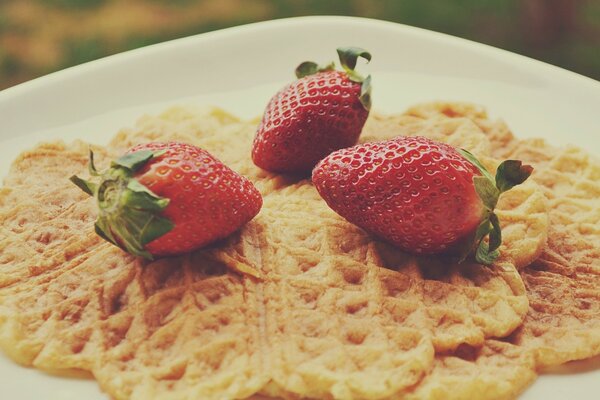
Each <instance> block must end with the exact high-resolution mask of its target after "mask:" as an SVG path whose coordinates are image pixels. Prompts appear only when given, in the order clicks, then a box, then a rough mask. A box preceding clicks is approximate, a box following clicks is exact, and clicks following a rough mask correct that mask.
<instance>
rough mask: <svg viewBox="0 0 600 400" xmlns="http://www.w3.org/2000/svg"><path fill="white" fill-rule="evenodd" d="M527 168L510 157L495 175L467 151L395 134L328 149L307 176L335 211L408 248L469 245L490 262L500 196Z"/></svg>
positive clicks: (496, 235) (498, 238)
mask: <svg viewBox="0 0 600 400" xmlns="http://www.w3.org/2000/svg"><path fill="white" fill-rule="evenodd" d="M531 171H532V168H531V167H530V166H527V165H522V164H521V162H520V161H515V160H508V161H505V162H503V163H502V164H500V166H499V167H498V170H497V173H496V177H495V178H494V177H492V176H491V175H490V174H489V172H487V170H485V168H484V167H483V166H482V165H481V164H480V163H479V162H478V161H477V160H476V159H475V157H474V156H473V155H472V154H470V153H468V152H467V151H465V150H457V149H455V148H453V147H452V146H450V145H448V144H444V143H438V142H435V141H432V140H430V139H427V138H423V137H397V138H395V139H392V140H389V141H385V142H378V143H366V144H361V145H357V146H354V147H351V148H347V149H342V150H338V151H335V152H333V153H331V154H330V155H329V156H327V157H326V158H325V159H323V160H322V161H321V162H320V163H319V164H317V166H316V167H315V169H314V170H313V174H312V180H313V183H314V185H315V187H316V188H317V190H318V191H319V194H320V195H321V196H322V197H323V198H324V199H325V201H326V202H327V204H328V205H329V206H330V207H331V208H332V209H333V210H334V211H335V212H337V213H338V214H340V215H341V216H342V217H344V218H346V219H347V220H348V221H350V222H352V223H354V224H356V225H358V226H359V227H361V228H363V229H365V230H366V231H368V232H371V233H372V234H374V235H376V236H379V237H381V238H383V239H385V240H387V241H389V242H391V243H392V244H394V245H396V246H398V247H400V248H401V249H403V250H405V251H407V252H410V253H415V254H433V253H441V252H452V251H458V250H463V251H461V252H462V253H463V254H462V255H463V257H464V256H466V255H467V254H468V253H469V252H471V251H475V256H476V259H477V261H479V262H481V263H484V264H490V263H491V262H492V261H493V260H494V259H495V257H497V255H498V251H497V249H498V247H499V246H500V243H501V234H500V226H499V222H498V217H497V216H496V215H495V214H494V212H493V210H494V207H495V206H496V203H497V201H498V197H499V196H500V194H501V193H502V192H505V191H507V190H509V189H510V188H512V187H513V186H515V185H518V184H520V183H522V182H523V181H525V179H527V177H528V176H529V175H530V174H531ZM488 234H489V242H486V241H484V240H483V239H484V238H485V237H486V236H487V235H488ZM465 249H466V250H467V251H466V252H464V250H465Z"/></svg>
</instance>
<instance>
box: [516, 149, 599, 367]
mask: <svg viewBox="0 0 600 400" xmlns="http://www.w3.org/2000/svg"><path fill="white" fill-rule="evenodd" d="M510 155H511V156H512V157H518V158H521V159H524V160H527V161H528V162H531V163H532V164H533V165H534V166H535V168H536V170H535V172H534V175H533V179H535V180H536V181H537V182H539V183H540V184H541V185H542V186H543V187H544V189H545V193H546V196H547V197H548V200H549V206H550V231H549V240H548V244H547V246H546V247H545V248H544V251H543V253H542V255H541V256H540V257H539V259H537V260H536V261H535V262H534V263H533V264H532V265H531V266H529V267H528V268H526V269H525V270H523V271H522V272H521V275H522V277H523V280H524V281H525V284H526V285H527V292H528V297H529V299H530V302H531V308H530V310H529V313H528V315H527V319H526V322H525V324H524V326H523V328H522V329H520V330H519V332H518V333H517V334H515V337H514V342H515V343H517V344H519V345H521V346H523V347H526V348H532V349H534V350H535V352H536V355H537V358H538V363H539V364H540V365H541V366H547V365H556V364H560V363H563V362H566V361H569V360H574V359H581V358H586V357H591V356H594V355H596V354H600V201H599V196H600V160H598V159H597V158H594V157H593V156H591V155H589V154H587V153H586V152H584V151H583V150H581V149H578V148H575V147H566V148H556V147H553V146H550V145H548V144H547V143H545V142H544V141H542V140H523V141H518V143H516V144H515V146H514V147H513V149H512V151H511V153H510Z"/></svg>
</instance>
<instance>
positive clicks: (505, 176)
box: [458, 149, 533, 265]
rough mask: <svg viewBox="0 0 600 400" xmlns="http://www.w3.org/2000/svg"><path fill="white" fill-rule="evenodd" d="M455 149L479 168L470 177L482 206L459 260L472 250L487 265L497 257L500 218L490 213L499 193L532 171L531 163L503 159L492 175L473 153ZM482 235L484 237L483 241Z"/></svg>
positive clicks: (479, 260)
mask: <svg viewBox="0 0 600 400" xmlns="http://www.w3.org/2000/svg"><path fill="white" fill-rule="evenodd" d="M458 152H459V153H460V154H461V155H462V156H463V157H465V158H466V159H467V160H468V161H469V162H471V163H472V164H473V165H474V166H475V167H477V169H478V170H479V171H480V172H481V175H480V176H474V177H473V184H474V186H475V191H476V192H477V194H478V195H479V198H480V199H481V202H482V203H483V206H484V212H483V216H482V219H481V223H480V224H479V226H478V227H477V229H476V230H475V232H474V234H473V237H472V240H471V241H470V242H469V243H468V245H467V246H466V247H465V249H464V251H463V254H462V257H461V260H460V261H464V260H465V259H466V258H467V257H468V256H469V255H470V254H474V255H475V260H476V261H477V262H479V263H481V264H484V265H491V264H492V263H493V262H494V260H496V258H498V256H499V254H500V253H499V250H498V249H499V248H500V245H501V244H502V231H501V229H500V221H499V220H498V216H497V215H496V214H495V213H494V209H495V208H496V205H497V204H498V199H499V198H500V195H501V194H502V193H504V192H506V191H508V190H510V189H512V188H513V187H515V186H516V185H520V184H521V183H523V182H525V181H526V180H527V178H529V176H530V175H531V173H532V172H533V167H531V166H530V165H523V163H522V162H521V161H519V160H506V161H503V162H502V163H501V164H500V165H499V166H498V168H497V170H496V176H495V177H493V176H492V175H491V174H490V173H489V171H488V170H487V169H486V168H485V167H484V166H483V165H482V164H481V163H480V162H479V160H478V159H477V158H476V157H475V156H474V155H473V154H471V153H470V152H468V151H467V150H464V149H458ZM486 237H487V238H488V241H485V239H486Z"/></svg>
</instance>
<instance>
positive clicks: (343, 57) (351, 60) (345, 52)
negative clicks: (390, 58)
mask: <svg viewBox="0 0 600 400" xmlns="http://www.w3.org/2000/svg"><path fill="white" fill-rule="evenodd" d="M337 53H338V56H339V57H340V64H342V68H344V70H346V72H348V71H353V70H354V68H356V61H357V60H358V58H359V57H362V58H364V59H365V60H367V62H369V61H371V53H369V52H368V51H366V50H365V49H362V48H360V47H338V48H337Z"/></svg>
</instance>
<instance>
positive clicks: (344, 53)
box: [295, 47, 371, 111]
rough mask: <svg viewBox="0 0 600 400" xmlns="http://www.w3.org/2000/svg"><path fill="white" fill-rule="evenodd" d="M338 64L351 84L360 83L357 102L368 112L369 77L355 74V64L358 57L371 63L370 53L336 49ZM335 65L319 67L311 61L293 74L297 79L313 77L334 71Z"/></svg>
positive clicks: (299, 66) (369, 97) (306, 62)
mask: <svg viewBox="0 0 600 400" xmlns="http://www.w3.org/2000/svg"><path fill="white" fill-rule="evenodd" d="M336 50H337V53H338V57H339V59H340V64H341V66H342V68H343V70H344V72H345V73H346V75H348V79H350V80H351V81H352V82H356V83H360V84H361V86H360V96H359V100H360V102H361V104H362V105H363V107H364V108H365V109H366V110H367V111H368V110H370V109H371V75H368V76H367V77H366V78H365V77H363V76H362V75H360V74H359V73H358V72H356V70H355V68H356V62H357V61H358V59H359V58H360V57H362V58H364V59H365V60H367V63H368V62H369V61H371V53H369V52H368V51H366V50H365V49H362V48H360V47H338V48H337V49H336ZM334 70H335V63H333V62H331V63H329V64H327V65H325V66H319V65H318V64H317V63H315V62H312V61H304V62H303V63H301V64H300V65H298V66H297V67H296V70H295V73H296V77H297V78H298V79H300V78H304V77H305V76H308V75H314V74H316V73H319V72H326V71H334Z"/></svg>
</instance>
